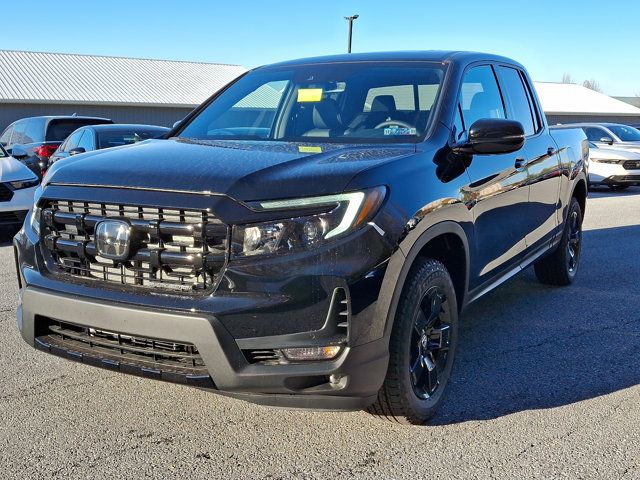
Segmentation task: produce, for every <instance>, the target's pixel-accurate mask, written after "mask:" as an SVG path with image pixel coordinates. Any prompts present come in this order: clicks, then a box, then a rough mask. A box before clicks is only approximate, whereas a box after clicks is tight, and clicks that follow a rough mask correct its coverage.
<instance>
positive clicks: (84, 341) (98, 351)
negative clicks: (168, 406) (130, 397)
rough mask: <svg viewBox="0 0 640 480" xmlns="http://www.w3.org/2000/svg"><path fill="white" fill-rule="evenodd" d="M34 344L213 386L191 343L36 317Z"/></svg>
mask: <svg viewBox="0 0 640 480" xmlns="http://www.w3.org/2000/svg"><path fill="white" fill-rule="evenodd" d="M39 320H40V321H41V322H44V323H45V324H44V325H42V326H41V328H40V329H39V331H40V333H41V335H40V336H38V337H36V339H35V344H36V347H37V348H39V349H41V350H45V351H47V352H49V353H53V354H54V355H58V356H62V357H65V358H69V359H72V360H76V361H80V362H83V363H87V364H90V365H95V366H98V367H102V368H108V369H112V370H119V371H122V372H124V373H130V374H133V375H138V376H143V377H148V378H155V379H158V380H165V381H169V382H175V383H184V384H188V385H193V386H198V387H203V388H215V385H214V384H213V381H212V379H211V377H210V376H209V372H208V370H207V369H206V367H205V364H204V362H203V360H202V358H201V357H200V354H199V353H198V349H197V348H196V347H195V345H192V344H188V343H180V342H174V341H170V340H160V339H154V338H147V337H140V336H132V335H127V334H123V333H118V332H111V331H107V330H99V329H94V328H88V327H83V326H80V325H75V324H72V323H67V322H61V321H58V320H54V319H49V318H44V317H39Z"/></svg>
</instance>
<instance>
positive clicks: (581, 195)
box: [571, 178, 588, 218]
mask: <svg viewBox="0 0 640 480" xmlns="http://www.w3.org/2000/svg"><path fill="white" fill-rule="evenodd" d="M587 193H588V188H587V183H586V181H585V180H584V179H582V178H581V179H580V180H578V181H577V182H576V184H575V186H574V187H573V191H572V192H571V198H574V197H575V198H576V200H578V203H579V204H580V210H582V217H583V218H584V212H585V209H586V207H587Z"/></svg>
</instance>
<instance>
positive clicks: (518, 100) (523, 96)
mask: <svg viewBox="0 0 640 480" xmlns="http://www.w3.org/2000/svg"><path fill="white" fill-rule="evenodd" d="M498 72H499V74H500V79H501V80H502V86H503V87H504V89H503V91H504V94H505V97H506V100H507V105H508V110H509V118H510V119H511V120H516V121H518V122H520V123H521V124H522V126H523V127H524V134H525V135H526V136H530V135H533V134H535V133H536V128H535V126H534V123H533V113H532V111H531V105H530V104H529V97H528V96H527V92H526V91H525V89H524V88H525V87H524V84H523V83H522V77H521V76H520V72H519V71H518V70H516V69H515V68H510V67H498Z"/></svg>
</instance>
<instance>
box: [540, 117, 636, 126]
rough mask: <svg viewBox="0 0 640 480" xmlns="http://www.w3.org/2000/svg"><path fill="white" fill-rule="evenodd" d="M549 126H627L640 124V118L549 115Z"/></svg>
mask: <svg viewBox="0 0 640 480" xmlns="http://www.w3.org/2000/svg"><path fill="white" fill-rule="evenodd" d="M547 122H548V123H549V125H556V124H558V123H562V124H566V123H580V122H610V123H622V124H625V125H634V124H640V116H637V117H636V116H616V115H547Z"/></svg>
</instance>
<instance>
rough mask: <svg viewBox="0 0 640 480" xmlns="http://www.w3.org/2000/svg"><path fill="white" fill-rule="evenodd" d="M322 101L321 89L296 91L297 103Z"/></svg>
mask: <svg viewBox="0 0 640 480" xmlns="http://www.w3.org/2000/svg"><path fill="white" fill-rule="evenodd" d="M320 100H322V89H321V88H300V89H298V102H319V101H320Z"/></svg>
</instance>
